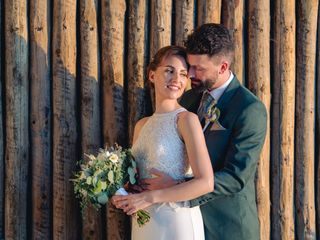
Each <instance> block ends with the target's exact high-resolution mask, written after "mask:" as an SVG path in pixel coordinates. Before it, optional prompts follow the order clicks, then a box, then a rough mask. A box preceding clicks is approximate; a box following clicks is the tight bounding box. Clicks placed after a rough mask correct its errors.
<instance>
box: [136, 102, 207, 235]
mask: <svg viewBox="0 0 320 240" xmlns="http://www.w3.org/2000/svg"><path fill="white" fill-rule="evenodd" d="M183 111H186V109H184V108H179V109H177V110H175V111H172V112H168V113H154V114H153V115H152V116H151V117H150V118H149V119H148V121H147V122H146V123H145V125H144V126H143V127H142V129H141V130H140V134H139V136H138V139H137V140H136V142H135V144H134V145H133V146H132V154H133V156H134V157H135V160H136V162H137V165H138V169H139V175H140V178H150V177H152V176H150V175H149V173H148V172H149V170H150V169H151V168H155V169H157V170H160V171H162V172H165V173H166V174H168V175H170V176H171V177H172V178H174V179H176V180H181V179H184V178H185V177H186V176H190V175H192V171H191V168H190V166H189V163H188V159H187V154H186V148H185V145H184V143H183V142H182V140H181V137H180V136H179V133H178V129H177V116H178V114H179V113H180V112H183ZM145 210H147V211H148V212H149V213H150V216H151V219H150V222H148V223H146V224H145V225H144V226H142V227H139V226H138V224H137V222H136V221H135V220H134V219H133V220H132V231H131V232H132V239H133V240H148V239H152V240H203V239H204V229H203V222H202V216H201V212H200V208H199V207H193V208H190V207H189V206H188V201H185V202H175V203H174V202H170V203H160V204H154V205H152V206H150V207H148V208H146V209H145Z"/></svg>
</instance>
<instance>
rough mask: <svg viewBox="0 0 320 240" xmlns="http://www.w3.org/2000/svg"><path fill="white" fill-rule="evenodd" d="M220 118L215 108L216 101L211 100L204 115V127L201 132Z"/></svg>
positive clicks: (217, 109)
mask: <svg viewBox="0 0 320 240" xmlns="http://www.w3.org/2000/svg"><path fill="white" fill-rule="evenodd" d="M219 117H220V110H219V108H217V101H216V100H213V101H212V102H211V103H210V105H209V106H208V108H207V111H206V113H205V115H204V118H205V125H204V128H203V132H204V131H205V130H206V129H207V127H208V126H209V124H210V123H215V122H217V121H218V119H219Z"/></svg>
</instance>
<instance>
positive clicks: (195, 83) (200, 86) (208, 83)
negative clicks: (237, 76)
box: [191, 78, 217, 93]
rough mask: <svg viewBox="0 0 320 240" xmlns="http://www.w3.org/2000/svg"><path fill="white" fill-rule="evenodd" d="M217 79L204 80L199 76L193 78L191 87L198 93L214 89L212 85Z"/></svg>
mask: <svg viewBox="0 0 320 240" xmlns="http://www.w3.org/2000/svg"><path fill="white" fill-rule="evenodd" d="M216 81H217V80H216V79H215V80H212V79H206V80H204V81H202V80H200V79H197V78H191V88H192V89H193V90H194V91H196V92H197V93H200V92H203V91H205V90H208V89H209V90H210V89H212V86H213V85H214V84H215V83H216Z"/></svg>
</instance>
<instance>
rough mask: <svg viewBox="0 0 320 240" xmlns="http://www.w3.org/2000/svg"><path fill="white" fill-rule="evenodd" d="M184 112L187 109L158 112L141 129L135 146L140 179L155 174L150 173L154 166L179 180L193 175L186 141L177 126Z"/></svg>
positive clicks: (134, 153)
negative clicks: (181, 136) (179, 117)
mask: <svg viewBox="0 0 320 240" xmlns="http://www.w3.org/2000/svg"><path fill="white" fill-rule="evenodd" d="M183 111H186V109H184V108H179V109H177V110H175V111H172V112H168V113H154V114H153V115H152V116H151V117H150V118H149V119H148V121H147V122H146V123H145V125H144V126H143V127H142V129H141V130H140V134H139V136H138V139H137V140H136V142H135V144H134V145H133V146H132V154H133V156H134V157H135V160H136V162H137V165H138V169H139V175H140V178H142V179H143V178H150V177H152V176H150V175H149V173H148V172H149V170H150V169H151V168H155V169H157V170H159V171H162V172H165V173H166V174H168V175H170V176H171V177H172V178H174V179H176V180H179V179H183V178H185V177H186V176H190V175H191V174H192V173H191V168H190V165H189V163H188V159H187V154H186V148H185V144H184V143H183V142H182V140H181V138H180V135H179V132H178V128H177V116H178V114H179V113H180V112H183Z"/></svg>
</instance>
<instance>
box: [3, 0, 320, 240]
mask: <svg viewBox="0 0 320 240" xmlns="http://www.w3.org/2000/svg"><path fill="white" fill-rule="evenodd" d="M319 9H320V8H319V1H318V0H296V1H295V0H275V1H268V0H255V1H253V0H249V1H244V0H207V1H205V0H177V1H172V0H152V1H148V0H91V1H86V0H79V1H76V0H55V1H53V0H29V1H27V0H0V46H1V48H0V50H1V51H0V80H1V81H0V239H6V240H11V239H14V240H15V239H19V240H23V239H66V240H72V239H76V240H77V239H112V240H113V239H128V238H129V236H130V234H129V221H128V218H127V217H126V216H125V215H123V214H121V213H120V212H119V211H117V210H115V209H114V208H112V207H110V206H109V207H108V208H106V209H102V211H100V212H96V211H94V210H92V209H88V210H86V211H84V216H85V220H82V218H81V212H80V209H79V205H78V202H77V200H76V199H75V198H74V194H73V186H72V183H71V182H70V181H69V179H70V178H71V177H72V174H73V172H74V171H75V170H76V169H77V166H76V161H77V160H78V159H80V158H81V156H82V154H83V152H94V151H95V150H96V149H97V148H99V147H101V146H104V145H105V144H113V143H115V142H118V143H119V144H121V145H123V146H130V143H131V137H132V133H133V126H134V124H135V122H136V121H137V120H138V119H139V118H141V117H143V116H145V115H150V114H151V113H152V99H151V97H150V96H151V94H150V93H149V90H148V89H147V85H146V82H145V80H144V74H145V69H146V65H147V63H148V62H149V59H150V56H152V55H153V54H154V53H155V51H156V50H157V49H159V48H160V47H162V46H165V45H169V44H183V40H184V39H185V38H186V36H187V35H188V34H189V33H190V32H191V31H192V29H193V28H194V27H196V26H198V25H200V24H202V23H205V22H221V23H223V24H224V25H226V26H227V27H229V28H230V29H231V30H232V33H233V35H234V38H235V42H236V54H235V57H236V58H235V59H236V60H235V64H234V66H233V69H234V72H235V73H236V75H237V76H238V78H240V79H241V80H242V83H243V84H244V85H246V86H247V87H248V88H249V89H250V90H252V91H253V92H254V93H255V94H256V95H257V96H258V97H259V98H260V99H261V100H262V101H263V102H264V103H265V105H266V107H267V109H268V113H269V122H268V134H267V138H266V142H265V146H264V148H263V151H262V154H261V158H260V162H259V166H258V170H257V174H256V188H257V203H258V211H259V220H260V226H261V234H260V235H261V239H262V240H268V239H285V240H287V239H316V238H318V239H319V238H320V164H319V160H320V151H319V143H320V13H319ZM217 217H218V216H217Z"/></svg>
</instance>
